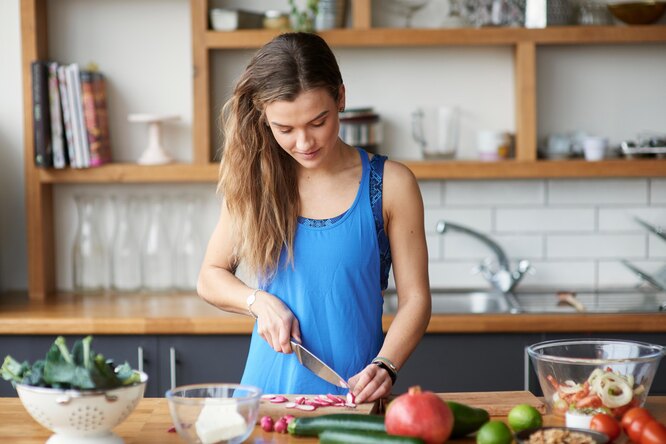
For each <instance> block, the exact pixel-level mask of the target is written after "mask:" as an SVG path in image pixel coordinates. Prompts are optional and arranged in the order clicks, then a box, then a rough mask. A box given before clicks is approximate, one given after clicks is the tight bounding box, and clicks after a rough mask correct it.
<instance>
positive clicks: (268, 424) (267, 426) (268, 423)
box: [259, 415, 275, 432]
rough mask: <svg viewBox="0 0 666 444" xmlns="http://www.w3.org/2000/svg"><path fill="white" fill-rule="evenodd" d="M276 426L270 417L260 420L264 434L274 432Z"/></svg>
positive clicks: (263, 417)
mask: <svg viewBox="0 0 666 444" xmlns="http://www.w3.org/2000/svg"><path fill="white" fill-rule="evenodd" d="M274 424H275V423H274V422H273V418H271V417H270V416H268V415H266V416H262V417H261V419H260V420H259V425H260V426H261V429H262V430H263V431H264V432H272V431H273V426H274Z"/></svg>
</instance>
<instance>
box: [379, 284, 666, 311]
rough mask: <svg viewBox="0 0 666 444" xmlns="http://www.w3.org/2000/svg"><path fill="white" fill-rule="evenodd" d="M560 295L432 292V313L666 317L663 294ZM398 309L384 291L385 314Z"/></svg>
mask: <svg viewBox="0 0 666 444" xmlns="http://www.w3.org/2000/svg"><path fill="white" fill-rule="evenodd" d="M560 293H561V292H559V291H557V290H552V289H531V290H519V291H516V292H513V293H504V294H503V293H500V292H494V291H489V290H480V289H471V290H468V289H431V294H432V313H433V314H477V313H478V314H482V313H486V314H491V313H514V314H518V313H575V312H576V311H578V310H579V309H581V308H582V309H584V311H585V312H587V313H658V312H664V313H665V314H666V292H654V291H644V290H639V289H628V290H627V289H625V290H602V291H592V290H584V291H582V290H581V291H575V292H574V291H569V292H566V293H567V294H565V295H564V296H567V297H565V298H563V297H562V294H560ZM568 298H573V301H574V304H573V305H571V304H569V303H562V302H560V301H561V300H562V299H568ZM576 301H577V302H578V303H579V304H578V303H576ZM575 305H578V308H576V307H575ZM397 308H398V299H397V295H396V292H395V290H387V291H386V293H385V295H384V313H385V314H394V313H395V312H396V310H397Z"/></svg>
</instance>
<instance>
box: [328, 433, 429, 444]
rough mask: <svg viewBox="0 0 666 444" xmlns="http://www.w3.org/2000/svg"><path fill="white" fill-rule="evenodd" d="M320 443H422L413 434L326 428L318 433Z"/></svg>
mask: <svg viewBox="0 0 666 444" xmlns="http://www.w3.org/2000/svg"><path fill="white" fill-rule="evenodd" d="M319 443H320V444H423V440H421V439H419V438H415V437H413V436H397V435H389V434H387V433H385V432H364V431H359V430H326V431H324V432H322V434H321V435H319Z"/></svg>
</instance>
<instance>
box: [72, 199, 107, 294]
mask: <svg viewBox="0 0 666 444" xmlns="http://www.w3.org/2000/svg"><path fill="white" fill-rule="evenodd" d="M74 203H75V204H76V214H77V218H78V224H77V229H76V235H75V236H74V244H73V246H72V262H73V277H74V290H75V291H81V292H95V291H102V290H103V289H104V286H105V284H106V248H105V245H104V240H103V237H102V233H101V229H100V225H99V219H98V215H99V212H100V208H99V203H100V201H99V198H97V197H95V196H89V195H76V196H74Z"/></svg>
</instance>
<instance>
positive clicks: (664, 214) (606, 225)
mask: <svg viewBox="0 0 666 444" xmlns="http://www.w3.org/2000/svg"><path fill="white" fill-rule="evenodd" d="M634 217H640V218H641V219H643V220H644V221H646V222H647V223H650V224H653V225H661V226H666V206H665V207H629V208H599V231H642V232H645V228H643V226H642V225H639V224H638V223H637V222H636V221H635V220H634Z"/></svg>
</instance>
